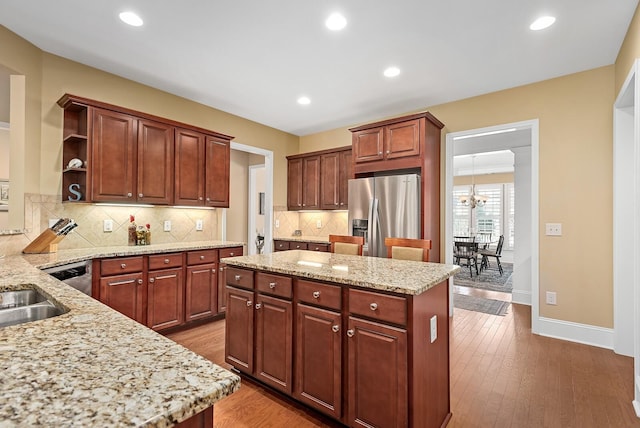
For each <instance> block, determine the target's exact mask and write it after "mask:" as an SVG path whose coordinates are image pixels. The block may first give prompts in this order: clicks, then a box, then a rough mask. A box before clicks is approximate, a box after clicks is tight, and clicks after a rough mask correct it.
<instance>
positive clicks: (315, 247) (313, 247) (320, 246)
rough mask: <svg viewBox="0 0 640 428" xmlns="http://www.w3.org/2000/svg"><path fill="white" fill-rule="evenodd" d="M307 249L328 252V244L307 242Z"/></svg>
mask: <svg viewBox="0 0 640 428" xmlns="http://www.w3.org/2000/svg"><path fill="white" fill-rule="evenodd" d="M307 250H310V251H322V252H325V253H328V252H329V244H314V243H313V242H309V243H308V244H307Z"/></svg>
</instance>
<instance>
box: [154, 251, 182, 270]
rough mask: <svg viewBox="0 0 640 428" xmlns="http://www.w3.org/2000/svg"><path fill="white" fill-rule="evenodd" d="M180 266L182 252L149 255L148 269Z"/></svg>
mask: <svg viewBox="0 0 640 428" xmlns="http://www.w3.org/2000/svg"><path fill="white" fill-rule="evenodd" d="M181 266H182V253H171V254H157V255H155V256H149V270H155V269H164V268H173V267H181Z"/></svg>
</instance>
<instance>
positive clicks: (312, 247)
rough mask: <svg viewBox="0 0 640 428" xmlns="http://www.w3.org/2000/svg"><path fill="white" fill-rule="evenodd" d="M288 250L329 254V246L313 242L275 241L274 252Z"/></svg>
mask: <svg viewBox="0 0 640 428" xmlns="http://www.w3.org/2000/svg"><path fill="white" fill-rule="evenodd" d="M287 250H309V251H323V252H325V253H327V252H329V244H328V243H326V244H325V243H319V242H312V241H287V240H283V239H274V240H273V251H287Z"/></svg>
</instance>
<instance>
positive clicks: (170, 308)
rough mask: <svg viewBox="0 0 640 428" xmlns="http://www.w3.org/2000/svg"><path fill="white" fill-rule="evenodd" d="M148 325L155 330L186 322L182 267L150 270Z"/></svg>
mask: <svg viewBox="0 0 640 428" xmlns="http://www.w3.org/2000/svg"><path fill="white" fill-rule="evenodd" d="M147 293H148V303H147V304H148V307H147V326H148V327H150V328H152V329H154V330H162V329H165V328H169V327H175V326H177V325H180V324H182V323H184V281H183V278H182V268H173V269H163V270H156V271H151V272H149V280H148V292H147Z"/></svg>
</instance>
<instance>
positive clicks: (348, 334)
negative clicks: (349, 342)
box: [347, 330, 355, 337]
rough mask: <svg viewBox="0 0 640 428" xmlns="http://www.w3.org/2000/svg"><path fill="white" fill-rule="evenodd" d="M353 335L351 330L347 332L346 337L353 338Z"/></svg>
mask: <svg viewBox="0 0 640 428" xmlns="http://www.w3.org/2000/svg"><path fill="white" fill-rule="evenodd" d="M354 334H355V332H354V331H353V330H347V336H349V337H353V335H354Z"/></svg>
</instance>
